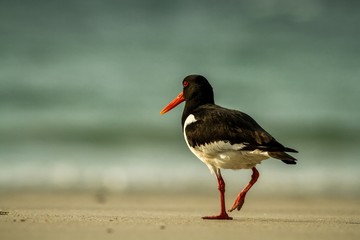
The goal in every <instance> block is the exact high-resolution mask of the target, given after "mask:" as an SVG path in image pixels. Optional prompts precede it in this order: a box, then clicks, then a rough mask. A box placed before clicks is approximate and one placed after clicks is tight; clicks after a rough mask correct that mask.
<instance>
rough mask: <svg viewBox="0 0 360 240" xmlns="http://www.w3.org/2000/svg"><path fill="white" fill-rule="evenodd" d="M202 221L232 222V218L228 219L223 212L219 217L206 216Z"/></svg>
mask: <svg viewBox="0 0 360 240" xmlns="http://www.w3.org/2000/svg"><path fill="white" fill-rule="evenodd" d="M202 219H205V220H232V219H233V218H232V217H229V215H228V214H227V213H226V212H224V213H220V215H217V216H206V217H203V218H202Z"/></svg>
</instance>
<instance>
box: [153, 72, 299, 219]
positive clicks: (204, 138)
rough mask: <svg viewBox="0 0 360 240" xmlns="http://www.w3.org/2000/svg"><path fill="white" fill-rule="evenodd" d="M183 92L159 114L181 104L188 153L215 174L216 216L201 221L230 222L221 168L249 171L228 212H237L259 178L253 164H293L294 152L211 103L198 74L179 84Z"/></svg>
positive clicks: (245, 119)
mask: <svg viewBox="0 0 360 240" xmlns="http://www.w3.org/2000/svg"><path fill="white" fill-rule="evenodd" d="M182 87H183V90H182V91H181V92H180V94H179V95H178V96H177V97H175V98H174V99H173V100H172V101H171V102H170V103H169V104H167V105H166V106H165V107H164V108H163V109H162V110H161V112H160V114H165V113H167V112H168V111H170V110H171V109H173V108H175V107H176V106H177V105H179V104H180V103H182V102H184V101H185V107H184V110H183V114H182V118H181V125H182V131H183V134H184V138H185V142H186V144H187V146H188V147H189V149H190V151H191V152H192V153H193V154H194V155H195V156H196V157H197V158H199V159H200V160H201V161H202V162H203V163H205V164H206V165H207V167H208V168H209V170H210V172H211V173H212V174H215V176H216V178H217V182H218V190H219V192H220V214H218V215H214V216H205V217H203V219H210V220H211V219H215V220H217V219H218V220H232V219H233V218H232V217H230V216H229V215H228V213H227V211H226V207H225V181H224V179H223V178H222V175H221V169H234V170H237V169H251V170H252V175H251V180H250V182H249V183H248V184H247V185H246V186H245V188H244V189H242V190H241V191H240V193H239V194H238V195H237V197H236V199H235V201H234V203H233V205H232V207H231V208H230V209H229V210H228V211H229V212H232V211H234V210H236V209H237V210H240V209H241V208H242V206H243V204H244V202H245V196H246V194H247V192H248V191H249V190H250V188H251V187H252V186H253V185H254V184H255V183H256V181H257V180H258V178H259V175H260V174H259V172H258V170H257V169H256V165H257V164H260V163H261V161H263V160H265V159H268V158H274V159H278V160H281V161H282V162H284V163H286V164H296V161H297V159H296V158H294V157H293V156H291V155H289V154H288V153H287V152H290V153H297V152H298V151H297V150H295V149H292V148H289V147H285V146H283V145H282V144H281V143H279V142H278V141H277V140H276V139H275V138H274V137H272V136H271V135H270V134H269V133H268V132H267V131H265V130H264V129H263V128H262V127H261V126H260V125H259V124H258V123H257V122H256V121H255V120H254V119H253V118H252V117H250V116H249V115H248V114H246V113H243V112H241V111H238V110H233V109H228V108H224V107H221V106H219V105H216V104H215V101H214V92H213V88H212V86H211V85H210V83H209V81H208V80H207V79H206V78H205V77H204V76H202V75H196V74H193V75H189V76H187V77H185V78H184V80H183V81H182Z"/></svg>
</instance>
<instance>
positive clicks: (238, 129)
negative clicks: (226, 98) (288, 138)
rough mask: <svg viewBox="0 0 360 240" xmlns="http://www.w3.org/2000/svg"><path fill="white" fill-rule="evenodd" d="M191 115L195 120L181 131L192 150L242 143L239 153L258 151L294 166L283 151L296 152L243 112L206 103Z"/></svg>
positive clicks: (293, 161)
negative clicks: (212, 143)
mask: <svg viewBox="0 0 360 240" xmlns="http://www.w3.org/2000/svg"><path fill="white" fill-rule="evenodd" d="M192 114H194V116H195V119H196V120H197V121H196V122H194V123H192V124H190V125H188V126H187V127H186V129H185V131H186V137H187V140H188V143H189V145H190V146H192V147H195V146H200V145H204V144H206V143H211V142H216V141H227V142H230V143H231V144H244V145H245V147H244V148H242V149H241V150H248V151H252V150H256V149H259V150H262V151H267V152H269V155H270V156H271V157H274V158H277V159H281V160H283V161H284V162H285V163H288V164H291V163H292V164H294V163H295V160H296V159H295V158H293V157H292V156H290V155H288V154H286V153H285V152H297V151H296V150H294V149H291V148H287V147H284V146H283V145H282V144H280V143H279V142H278V141H276V140H275V138H273V137H272V136H271V135H270V134H269V133H268V132H266V131H265V130H264V129H263V128H262V127H261V126H260V125H259V124H258V123H257V122H256V121H255V120H254V119H253V118H252V117H250V116H249V115H247V114H245V113H243V112H240V111H236V110H230V109H226V108H223V107H220V106H217V105H212V104H207V105H202V106H201V107H199V108H197V109H196V110H195V111H194V112H193V113H192Z"/></svg>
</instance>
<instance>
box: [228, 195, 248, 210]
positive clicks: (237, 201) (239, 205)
mask: <svg viewBox="0 0 360 240" xmlns="http://www.w3.org/2000/svg"><path fill="white" fill-rule="evenodd" d="M244 202H245V196H244V197H243V196H241V195H240V197H238V198H236V199H235V202H234V204H233V205H232V207H231V208H230V209H229V212H232V211H234V210H235V209H237V210H238V211H240V209H241V208H242V206H243V205H244Z"/></svg>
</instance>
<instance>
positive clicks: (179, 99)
mask: <svg viewBox="0 0 360 240" xmlns="http://www.w3.org/2000/svg"><path fill="white" fill-rule="evenodd" d="M183 101H185V98H184V94H183V92H181V93H180V94H179V95H178V96H177V97H176V98H174V100H172V101H171V102H170V103H169V104H168V105H166V107H164V108H163V110H161V112H160V114H164V113H167V112H168V111H170V110H171V109H173V108H174V107H176V106H177V105H179V104H180V103H182V102H183Z"/></svg>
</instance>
